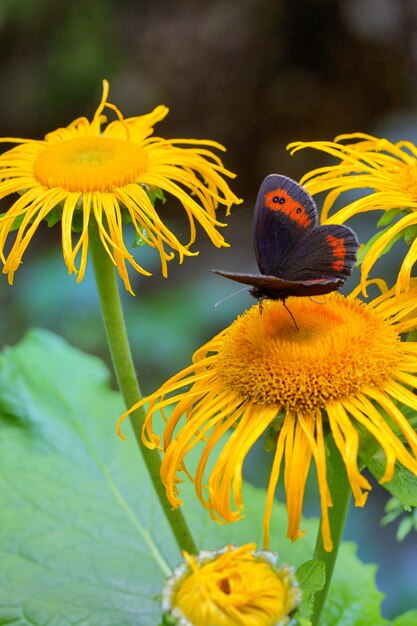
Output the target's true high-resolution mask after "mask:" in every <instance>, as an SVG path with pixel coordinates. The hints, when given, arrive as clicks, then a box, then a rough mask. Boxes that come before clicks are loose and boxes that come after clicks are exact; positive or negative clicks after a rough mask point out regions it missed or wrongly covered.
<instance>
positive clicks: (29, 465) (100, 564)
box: [0, 331, 386, 626]
mask: <svg viewBox="0 0 417 626" xmlns="http://www.w3.org/2000/svg"><path fill="white" fill-rule="evenodd" d="M122 410H123V404H122V402H121V399H120V396H119V394H118V393H116V392H114V391H111V390H110V388H109V374H108V371H107V369H106V367H105V366H104V365H103V363H102V362H101V361H99V360H98V359H96V358H93V357H90V356H87V355H84V354H82V353H80V352H79V351H77V350H75V349H74V348H71V347H70V346H68V344H66V343H65V342H64V341H63V340H61V339H59V338H58V337H56V336H54V335H52V334H50V333H47V332H45V331H31V332H30V333H29V334H28V335H27V336H26V337H25V338H24V339H23V341H22V342H21V343H20V344H19V345H17V346H16V347H14V348H9V349H7V350H6V351H5V352H4V354H3V355H2V357H1V360H0V502H1V507H0V528H1V529H2V531H1V533H0V624H16V626H17V625H18V626H45V625H46V624H48V625H50V626H52V625H54V626H61V625H62V626H64V625H65V626H67V625H68V626H75V625H77V626H81V625H82V626H98V625H100V626H152V625H153V624H159V623H160V622H161V619H162V616H161V611H160V603H159V596H160V593H161V590H162V587H163V583H164V580H165V576H166V573H167V571H168V570H169V569H170V568H172V567H174V566H175V565H176V564H177V563H178V562H179V561H180V555H179V551H178V549H177V548H176V546H175V543H174V540H173V537H172V534H171V531H170V529H169V527H168V526H167V523H166V521H165V519H164V517H163V514H162V511H161V509H160V506H159V504H158V503H157V502H156V500H155V496H154V492H153V487H152V486H151V484H150V482H149V479H148V476H147V473H146V470H145V467H144V463H143V462H142V460H141V458H140V456H139V454H138V450H137V448H136V444H135V439H134V436H133V434H132V433H131V431H130V428H129V426H128V425H127V426H126V427H125V428H124V432H125V434H126V436H127V441H125V442H121V441H120V440H119V439H118V438H117V437H116V435H115V424H116V420H117V417H118V415H119V414H120V412H121V411H122ZM181 495H182V496H184V499H185V504H184V507H183V511H184V514H185V516H186V518H187V520H188V522H189V525H190V528H191V529H192V532H193V535H194V537H195V539H196V541H197V543H198V545H199V546H200V547H204V548H206V549H214V548H218V547H220V546H222V545H225V544H228V543H236V544H242V543H247V542H252V541H254V542H256V543H257V544H258V545H261V544H262V515H263V510H264V506H265V491H264V490H259V489H255V488H254V487H251V486H250V485H245V486H244V494H243V495H244V502H245V507H246V508H245V513H246V516H245V519H244V520H243V521H242V522H239V523H236V524H228V525H218V524H216V523H215V522H213V521H212V520H211V519H210V517H209V515H208V514H207V511H206V510H205V509H204V508H203V507H202V506H201V505H200V504H199V503H198V502H197V501H196V497H195V495H194V491H193V487H192V485H190V484H189V482H188V481H187V482H185V483H184V484H183V485H182V486H181ZM284 519H285V509H284V507H282V506H274V507H273V512H272V518H271V530H272V537H273V541H272V545H271V548H272V549H276V550H278V551H279V554H280V558H281V562H286V563H289V564H291V565H293V566H295V567H299V566H300V565H301V564H303V563H304V562H305V561H306V559H307V558H308V557H309V555H311V554H312V553H313V546H314V541H315V532H316V529H317V521H315V520H305V521H304V522H303V525H302V528H303V530H306V531H307V534H306V536H304V537H302V538H301V539H300V540H299V541H297V542H295V543H294V544H292V543H290V542H289V541H288V540H286V539H285V536H284V535H285V523H284ZM316 567H317V566H316V565H314V568H316ZM309 568H311V569H310V573H309ZM299 571H300V572H301V575H302V584H303V586H304V587H305V589H306V592H305V593H306V594H307V595H306V602H308V599H309V596H310V597H311V596H312V594H313V592H314V590H315V589H317V588H318V587H319V583H320V584H321V579H320V575H319V572H318V571H317V570H315V569H313V566H311V565H307V566H304V568H303V567H302V568H300V570H299ZM308 573H309V575H307V574H308ZM374 573H375V568H374V567H373V566H370V565H364V564H362V563H361V562H360V561H359V560H358V558H357V556H356V553H355V548H354V546H353V545H351V544H343V545H342V546H341V548H340V551H339V559H338V563H337V564H336V569H335V575H334V578H333V581H332V585H331V589H330V595H329V600H328V603H327V605H326V607H325V611H324V613H323V616H322V619H321V621H320V626H335V625H336V624H337V626H368V624H369V626H371V624H372V626H382V625H384V624H386V621H385V620H383V619H382V618H381V617H380V611H379V605H380V601H381V597H382V595H381V593H380V592H379V591H378V590H377V589H376V587H375V581H374ZM304 623H305V624H306V623H307V622H306V621H305V622H304Z"/></svg>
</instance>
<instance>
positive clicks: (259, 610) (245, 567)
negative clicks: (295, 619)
mask: <svg viewBox="0 0 417 626" xmlns="http://www.w3.org/2000/svg"><path fill="white" fill-rule="evenodd" d="M255 549H256V546H255V544H247V545H244V546H241V547H239V548H238V547H236V546H226V547H225V548H223V549H222V550H217V551H214V552H209V551H203V552H200V554H199V555H198V556H191V555H189V554H187V553H186V552H185V553H184V559H185V562H183V563H181V565H179V566H178V568H176V570H175V572H174V574H173V576H172V577H171V578H170V579H169V580H168V582H167V584H166V586H165V588H164V592H163V600H162V608H163V610H164V611H165V612H166V613H168V614H169V615H170V617H171V618H174V619H176V620H178V621H176V622H175V623H178V624H181V625H182V626H213V625H214V624H215V625H216V626H284V625H285V624H288V622H289V614H290V613H291V612H292V611H293V610H294V609H295V607H296V606H297V604H299V602H300V600H301V592H300V589H299V587H298V584H297V582H296V580H295V578H294V570H293V568H291V567H288V566H285V565H281V566H278V564H277V562H278V557H277V555H276V554H274V553H272V552H267V551H259V552H256V551H255ZM169 623H172V622H171V621H170V622H169Z"/></svg>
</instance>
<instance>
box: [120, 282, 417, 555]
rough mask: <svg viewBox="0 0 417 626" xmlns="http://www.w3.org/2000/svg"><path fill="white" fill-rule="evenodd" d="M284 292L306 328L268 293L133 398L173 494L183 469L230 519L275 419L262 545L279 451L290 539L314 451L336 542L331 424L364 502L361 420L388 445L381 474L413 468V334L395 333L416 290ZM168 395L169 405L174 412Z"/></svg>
mask: <svg viewBox="0 0 417 626" xmlns="http://www.w3.org/2000/svg"><path fill="white" fill-rule="evenodd" d="M287 302H288V307H289V309H290V310H291V312H292V314H293V316H294V318H295V319H296V321H297V324H298V327H299V330H297V328H296V327H295V326H294V323H293V320H292V319H291V317H290V316H289V314H288V311H286V310H285V308H284V307H283V305H282V303H281V302H279V301H272V300H268V301H265V302H264V303H263V305H262V309H261V308H260V307H259V306H258V305H254V306H253V307H252V308H251V309H249V310H248V311H247V312H246V313H245V314H244V315H242V316H240V317H239V318H238V319H237V320H236V321H235V322H233V324H231V326H229V327H228V328H227V329H226V330H224V331H223V332H221V333H220V334H219V335H217V336H216V337H215V338H214V339H212V340H211V341H209V342H208V343H207V344H206V345H205V346H203V347H202V348H200V349H199V350H198V351H197V352H196V353H195V355H194V358H193V364H192V365H191V366H189V367H187V368H186V369H185V370H183V371H182V372H180V373H179V374H177V375H176V376H173V377H172V378H171V379H170V380H168V381H167V382H166V383H164V384H163V385H162V387H160V389H158V390H157V391H156V392H155V393H153V394H151V395H150V396H148V397H146V398H144V399H143V400H141V401H140V402H139V403H138V404H137V405H135V407H133V408H137V407H138V406H142V405H144V404H145V403H149V406H148V409H147V414H146V421H145V424H144V431H143V438H144V441H145V443H146V445H148V446H149V447H150V448H156V447H161V448H162V450H163V460H162V468H161V477H162V481H163V483H164V485H165V488H166V495H167V497H168V499H169V501H170V502H171V504H172V505H173V506H174V507H177V506H179V505H180V504H182V501H181V499H180V497H179V487H178V484H179V483H180V482H181V476H180V475H181V474H183V473H185V475H186V476H188V477H192V480H193V481H194V483H195V489H196V493H197V496H198V498H199V499H200V501H201V502H202V503H203V505H204V506H205V507H207V509H209V511H210V514H211V516H212V518H213V519H215V520H217V521H227V522H233V521H235V520H238V519H240V518H241V517H242V516H243V510H244V505H243V502H242V494H241V484H242V466H243V463H244V460H245V457H246V455H247V453H248V452H249V450H250V448H251V447H252V446H253V444H254V443H255V442H256V441H257V440H258V439H259V438H260V437H261V436H262V434H263V433H264V432H265V431H267V430H268V429H269V428H270V427H271V425H273V424H276V423H277V422H276V418H277V417H280V420H278V423H280V424H281V425H280V429H279V431H278V433H277V442H276V450H275V456H274V462H273V466H272V469H271V474H270V480H269V485H268V492H267V499H266V507H265V514H264V544H265V547H266V548H267V547H268V546H269V522H270V516H271V509H272V503H273V498H274V494H275V490H276V486H277V482H278V479H279V475H280V468H281V465H282V464H283V459H284V458H285V463H284V466H285V468H284V485H285V491H286V505H287V512H288V531H287V534H288V537H290V538H291V539H292V540H295V539H297V538H299V537H300V536H302V534H303V532H301V531H300V518H301V510H302V505H303V498H304V490H305V484H306V479H307V475H308V472H309V469H310V465H311V461H312V459H313V460H314V463H315V465H316V468H317V479H318V486H319V491H320V503H321V513H322V524H321V529H322V536H323V543H324V547H325V549H326V550H328V551H330V550H331V549H332V540H331V536H330V529H329V518H328V508H329V507H330V506H332V498H331V494H330V493H329V488H328V484H327V478H326V449H325V435H326V432H328V431H330V432H331V433H332V436H333V438H334V441H335V443H336V446H337V448H338V449H339V452H340V455H341V457H342V459H343V462H344V465H345V467H346V472H347V476H348V480H349V482H350V485H351V488H352V491H353V495H354V499H355V503H356V505H357V506H363V505H364V504H365V502H366V497H367V492H368V491H369V490H370V489H371V485H370V484H369V482H368V480H367V479H366V478H365V477H364V476H363V475H362V474H361V473H360V470H359V468H358V450H359V441H360V439H359V434H358V430H357V429H356V428H355V425H359V426H360V427H361V428H362V429H366V430H367V431H368V432H369V433H370V434H371V435H372V436H373V437H374V438H375V440H376V441H377V442H378V444H379V445H380V446H381V448H382V450H383V452H384V453H385V456H386V467H385V473H384V475H383V477H382V479H381V482H382V483H383V482H386V481H389V480H390V479H391V478H392V476H393V472H394V466H395V462H396V461H398V462H399V463H401V464H402V465H403V466H404V467H406V468H407V469H409V470H410V471H411V472H413V473H414V474H417V435H416V433H415V432H414V430H413V429H412V428H411V426H410V424H409V422H408V421H407V419H406V418H405V417H404V416H403V414H402V413H401V410H400V408H399V407H398V404H399V403H402V404H404V405H406V406H408V407H411V408H413V409H414V410H417V395H415V394H414V393H413V391H412V390H413V389H414V388H417V376H416V374H415V373H416V372H417V343H416V342H412V341H407V342H402V341H400V336H399V334H400V333H404V332H407V331H409V330H410V329H411V328H415V327H416V325H417V288H413V289H411V290H410V291H409V292H404V293H402V294H401V296H399V297H394V295H393V292H392V291H391V292H387V293H385V294H383V295H381V296H379V297H378V298H376V299H375V300H374V301H373V302H371V303H370V304H364V303H362V302H361V301H359V300H358V299H355V298H354V297H353V295H352V296H350V297H348V298H346V297H344V296H342V295H340V294H338V293H332V294H329V295H328V296H326V297H324V298H323V300H322V303H321V304H319V303H317V302H316V301H312V300H310V299H308V298H289V299H288V301H287ZM170 405H172V406H173V407H174V408H173V410H172V413H171V415H170V417H167V416H166V414H165V409H166V408H167V407H168V406H170ZM133 408H132V409H131V410H133ZM129 412H130V411H129ZM129 412H128V413H129ZM159 413H161V414H162V416H163V417H164V419H165V421H166V424H165V428H164V433H163V439H162V446H161V441H160V439H161V438H160V437H159V436H158V435H157V434H156V433H155V432H154V430H153V423H152V422H153V417H154V416H155V414H159ZM386 415H387V416H389V421H387V420H386V418H385V416H386ZM125 417H126V414H124V415H123V416H122V417H121V418H120V421H119V433H120V424H121V421H122V420H123V419H124V418H125ZM183 418H184V419H183ZM392 424H395V425H396V426H395V428H396V429H397V432H394V431H393V430H392ZM230 429H232V434H230V436H229V437H228V438H227V437H225V435H226V434H228V433H229V432H230ZM404 442H406V443H404ZM199 444H202V446H203V447H202V450H201V454H200V456H199V461H198V464H197V467H196V468H195V469H193V470H191V469H190V468H187V467H186V464H185V461H186V457H187V455H188V453H189V452H190V451H191V450H192V449H193V448H194V447H195V446H197V445H199ZM208 464H210V467H211V469H210V470H207V466H208Z"/></svg>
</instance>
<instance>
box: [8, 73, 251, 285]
mask: <svg viewBox="0 0 417 626" xmlns="http://www.w3.org/2000/svg"><path fill="white" fill-rule="evenodd" d="M108 91H109V85H108V82H107V81H103V97H102V99H101V102H100V104H99V106H98V108H97V110H96V112H95V114H94V117H93V120H92V121H91V122H89V121H88V120H87V119H86V118H84V117H81V118H78V119H76V120H75V121H74V122H72V123H71V124H70V125H69V126H67V127H66V128H59V129H58V130H55V131H53V132H51V133H49V134H47V135H46V137H45V139H44V140H41V141H36V140H31V139H16V138H9V137H7V138H2V139H1V141H2V142H12V143H17V144H19V145H17V146H15V147H14V148H12V149H11V150H8V151H7V152H5V153H3V154H2V155H0V198H5V197H6V196H9V195H10V194H14V193H16V192H17V193H18V194H19V196H20V197H19V198H18V199H17V200H16V201H15V202H14V204H13V205H12V206H11V207H10V209H8V211H7V212H6V213H5V214H3V216H1V217H0V258H1V260H2V262H3V264H4V268H3V272H4V273H6V274H8V280H9V283H10V284H12V282H13V275H14V272H15V271H16V269H17V268H18V267H19V265H20V263H21V259H22V256H23V253H24V251H25V250H26V248H27V246H28V244H29V242H30V240H31V239H32V237H33V235H34V234H35V231H36V229H37V228H38V226H39V223H40V222H41V221H42V220H44V219H46V220H48V221H49V223H55V222H56V221H58V220H59V219H60V220H61V223H62V250H63V255H64V260H65V263H66V264H67V266H68V271H69V273H73V272H75V273H77V274H78V277H77V280H78V281H80V280H82V278H83V276H84V272H85V267H86V261H87V252H88V238H89V226H90V225H91V224H92V223H93V222H94V223H95V224H96V225H97V227H98V230H99V234H100V238H101V241H102V244H103V246H104V247H105V249H106V251H107V253H108V254H109V256H110V257H111V259H112V261H113V263H114V264H115V265H116V267H117V269H118V271H119V274H120V276H121V277H122V279H123V282H124V284H125V287H126V289H128V290H129V291H131V286H130V281H129V277H128V273H127V268H126V262H128V263H130V264H131V265H132V266H133V267H134V268H135V269H136V270H137V271H138V272H140V273H141V274H144V275H147V276H149V275H150V273H149V272H148V271H146V270H145V269H144V268H143V267H141V265H139V264H138V263H137V261H136V260H135V258H134V256H133V255H132V253H131V252H130V251H129V250H128V249H127V247H126V244H125V241H124V238H123V223H124V222H126V221H128V222H131V223H132V224H133V227H134V229H135V231H136V234H137V241H138V242H140V243H141V244H147V245H149V246H151V247H153V248H156V249H157V250H158V253H159V256H160V259H161V265H162V274H163V275H164V276H166V275H167V261H169V260H170V259H171V258H172V257H173V256H174V252H173V251H177V252H178V255H179V260H180V262H182V260H183V257H184V255H192V254H196V253H192V252H190V250H189V245H190V244H192V243H193V242H194V240H195V236H196V226H195V222H198V223H199V224H200V225H201V226H202V228H203V229H204V230H205V231H206V232H207V234H208V236H209V237H210V239H211V241H212V242H213V244H214V245H215V246H217V247H220V246H227V245H228V244H226V242H225V240H224V239H223V237H222V236H221V234H220V233H219V232H218V230H217V227H219V226H224V224H221V223H220V222H218V221H217V220H216V214H215V212H216V208H217V206H218V204H224V205H225V206H226V207H227V213H228V212H229V209H230V206H231V205H232V204H233V203H239V202H240V200H239V199H238V198H236V196H235V195H234V194H233V193H232V192H231V190H230V189H229V187H228V185H227V183H226V181H225V180H224V178H223V177H224V176H229V177H232V178H233V177H234V175H233V174H232V173H231V172H229V171H227V170H226V169H225V168H224V167H223V165H222V162H221V160H220V159H219V157H218V156H217V155H216V154H214V153H213V152H212V151H211V150H209V149H208V147H211V148H217V149H219V150H224V148H223V146H221V145H220V144H218V143H216V142H214V141H208V140H202V141H199V140H192V139H162V138H160V137H153V136H152V132H153V125H154V124H155V123H156V122H159V121H161V120H162V119H164V117H165V116H166V115H167V113H168V109H167V108H166V107H165V106H158V107H156V109H154V110H153V111H152V112H151V113H149V114H147V115H142V116H139V117H131V118H127V119H124V118H123V116H122V114H121V112H120V111H119V109H118V108H117V107H116V106H115V105H113V104H110V103H109V102H108V101H107V96H108ZM105 108H107V109H110V110H112V111H114V112H115V114H116V116H117V118H118V119H117V120H115V121H113V122H111V123H109V124H108V125H107V126H106V127H105V128H102V126H103V124H105V122H106V117H105V116H104V115H103V111H104V109H105ZM181 146H186V147H181ZM157 190H163V192H166V193H168V194H170V195H171V196H173V197H174V198H175V199H176V200H177V201H179V203H180V204H181V205H182V206H183V208H184V210H185V211H186V213H187V217H188V219H189V223H190V240H189V242H188V243H186V244H185V245H183V244H182V243H180V241H179V240H178V239H177V238H176V236H175V235H174V234H173V233H172V232H171V230H170V229H169V228H168V226H167V225H166V224H164V222H163V221H162V220H161V218H160V217H159V215H158V213H157V211H156V210H155V209H154V207H153V205H152V202H151V200H150V197H149V196H150V195H152V194H153V193H158V191H157ZM12 230H16V235H15V238H14V242H13V245H12V247H11V249H10V251H9V252H8V253H5V245H6V242H7V240H8V238H9V235H10V233H11V231H12ZM73 230H77V231H78V232H79V234H78V236H77V239H76V242H75V243H74V244H73V242H72V234H73V232H72V231H73ZM132 243H133V241H132ZM167 249H168V250H169V251H167ZM77 264H78V265H77Z"/></svg>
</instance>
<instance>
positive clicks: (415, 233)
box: [357, 209, 417, 265]
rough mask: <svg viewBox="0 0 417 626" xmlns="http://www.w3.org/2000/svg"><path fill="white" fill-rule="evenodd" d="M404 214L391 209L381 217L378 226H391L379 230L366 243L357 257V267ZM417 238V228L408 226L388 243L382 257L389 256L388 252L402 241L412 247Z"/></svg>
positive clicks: (401, 211)
mask: <svg viewBox="0 0 417 626" xmlns="http://www.w3.org/2000/svg"><path fill="white" fill-rule="evenodd" d="M403 214H404V210H403V209H391V210H389V211H386V212H385V213H384V215H383V216H382V217H381V219H380V220H379V222H378V226H385V225H386V224H389V226H386V227H385V228H382V229H381V230H379V231H378V232H377V233H375V235H373V236H372V237H371V238H370V239H369V240H368V241H367V242H366V244H364V245H363V246H362V247H361V249H360V250H359V252H358V255H357V265H361V263H362V262H363V260H364V258H365V256H366V255H367V254H368V252H369V250H370V249H371V247H372V246H373V244H374V243H375V242H376V241H378V239H380V237H382V235H384V234H385V233H386V232H388V231H389V230H390V229H391V228H392V223H391V222H392V221H393V220H394V219H395V218H396V217H397V216H398V215H403ZM416 237H417V226H408V227H407V228H403V229H402V230H401V231H400V232H399V233H397V234H396V235H394V236H393V237H392V238H391V239H390V241H389V242H388V243H387V245H386V246H385V248H384V249H383V251H382V252H381V254H380V257H381V256H383V255H384V254H387V252H389V251H390V250H391V248H392V247H393V245H394V244H395V243H396V242H397V241H399V240H400V239H404V243H405V244H406V245H407V246H410V245H411V244H412V243H413V241H414V240H415V239H416Z"/></svg>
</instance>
